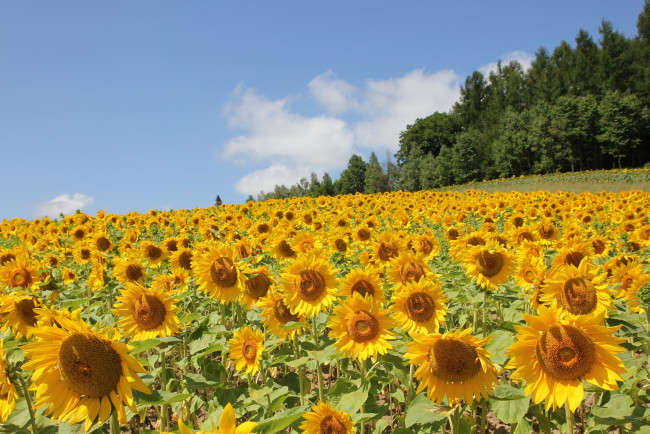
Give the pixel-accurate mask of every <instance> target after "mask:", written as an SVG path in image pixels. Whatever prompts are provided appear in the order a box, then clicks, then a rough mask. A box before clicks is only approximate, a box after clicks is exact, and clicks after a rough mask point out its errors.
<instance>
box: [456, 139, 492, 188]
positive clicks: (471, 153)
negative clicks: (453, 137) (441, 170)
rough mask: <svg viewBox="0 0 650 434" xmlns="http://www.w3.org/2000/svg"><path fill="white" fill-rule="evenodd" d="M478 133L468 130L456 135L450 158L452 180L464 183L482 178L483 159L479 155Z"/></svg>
mask: <svg viewBox="0 0 650 434" xmlns="http://www.w3.org/2000/svg"><path fill="white" fill-rule="evenodd" d="M480 148H481V146H480V135H479V132H478V131H476V130H470V131H467V132H464V133H460V134H459V135H458V140H457V141H456V144H455V145H454V148H453V156H452V159H451V163H452V167H453V172H454V182H456V183H458V184H465V183H467V182H470V181H479V180H481V179H482V174H483V170H484V167H483V165H484V163H485V160H484V159H483V158H482V157H481V154H482V152H481V150H480Z"/></svg>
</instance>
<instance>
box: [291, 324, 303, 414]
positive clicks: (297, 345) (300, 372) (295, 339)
mask: <svg viewBox="0 0 650 434" xmlns="http://www.w3.org/2000/svg"><path fill="white" fill-rule="evenodd" d="M293 350H294V352H295V353H296V360H298V359H299V358H300V342H299V341H298V334H297V333H296V334H294V335H293ZM298 377H299V379H300V383H299V386H300V405H305V366H304V365H301V366H300V367H299V368H298Z"/></svg>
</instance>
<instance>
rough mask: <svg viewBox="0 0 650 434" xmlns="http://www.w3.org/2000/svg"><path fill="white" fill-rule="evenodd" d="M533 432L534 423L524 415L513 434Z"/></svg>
mask: <svg viewBox="0 0 650 434" xmlns="http://www.w3.org/2000/svg"><path fill="white" fill-rule="evenodd" d="M531 432H534V431H533V424H532V423H530V422H528V419H526V418H525V417H523V418H521V420H519V422H517V426H516V427H515V430H514V432H513V433H512V434H530V433H531Z"/></svg>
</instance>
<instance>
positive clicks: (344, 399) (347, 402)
mask: <svg viewBox="0 0 650 434" xmlns="http://www.w3.org/2000/svg"><path fill="white" fill-rule="evenodd" d="M369 389H370V387H369V385H368V384H362V385H361V387H359V388H358V389H357V390H354V391H352V392H350V393H346V394H345V395H343V396H341V398H340V399H339V401H338V405H336V409H337V410H342V411H344V412H346V413H348V414H354V413H356V412H357V411H359V410H361V406H362V405H363V404H364V403H365V402H366V400H367V399H368V391H369Z"/></svg>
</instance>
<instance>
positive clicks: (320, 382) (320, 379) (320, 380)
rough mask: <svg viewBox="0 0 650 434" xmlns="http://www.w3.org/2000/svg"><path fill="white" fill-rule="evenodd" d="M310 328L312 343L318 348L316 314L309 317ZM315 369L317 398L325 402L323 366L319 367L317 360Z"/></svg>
mask: <svg viewBox="0 0 650 434" xmlns="http://www.w3.org/2000/svg"><path fill="white" fill-rule="evenodd" d="M311 325H312V327H311V330H312V333H313V334H314V344H315V345H316V348H320V347H319V345H318V330H317V328H316V315H314V316H312V317H311ZM316 370H317V372H318V400H319V401H321V402H325V399H324V398H323V396H324V395H323V368H322V367H321V365H320V363H319V362H318V361H317V362H316Z"/></svg>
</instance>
